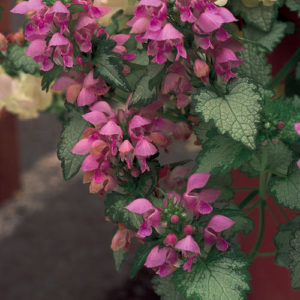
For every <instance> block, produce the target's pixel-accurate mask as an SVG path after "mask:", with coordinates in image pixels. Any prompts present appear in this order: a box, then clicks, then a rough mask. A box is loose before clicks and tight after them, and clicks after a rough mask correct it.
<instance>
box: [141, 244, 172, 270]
mask: <svg viewBox="0 0 300 300" xmlns="http://www.w3.org/2000/svg"><path fill="white" fill-rule="evenodd" d="M167 252H168V249H167V248H166V247H164V248H161V249H159V246H156V247H154V248H153V249H152V250H151V251H150V253H149V254H148V256H147V259H146V262H145V266H146V267H148V268H154V267H159V266H161V265H163V264H164V263H165V261H166V259H167Z"/></svg>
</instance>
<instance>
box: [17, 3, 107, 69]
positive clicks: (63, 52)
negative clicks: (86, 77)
mask: <svg viewBox="0 0 300 300" xmlns="http://www.w3.org/2000/svg"><path fill="white" fill-rule="evenodd" d="M72 4H79V5H82V7H83V11H81V12H77V13H75V14H71V13H70V10H69V7H70V6H71V4H66V5H64V4H63V3H62V2H61V1H56V2H55V4H54V5H53V6H52V7H48V6H46V5H45V4H44V3H43V2H42V0H29V1H23V2H20V3H19V4H17V5H16V6H15V7H14V8H13V9H12V10H11V11H12V12H13V13H16V14H26V13H28V12H31V11H33V12H34V13H33V14H32V15H31V17H30V21H29V23H28V24H27V26H26V28H25V39H26V40H28V41H30V42H31V43H30V45H29V47H28V49H27V52H26V55H27V56H32V57H33V58H34V60H35V61H36V62H40V63H41V70H43V71H49V70H51V69H52V68H53V67H54V63H55V64H57V65H62V66H64V67H65V68H66V67H67V68H72V67H73V65H74V64H75V62H74V53H75V52H76V53H77V52H78V51H74V49H73V48H74V46H73V45H74V44H75V43H76V45H77V46H76V47H78V48H79V51H80V52H84V53H89V52H91V50H92V43H91V40H92V36H93V35H94V34H96V35H97V36H99V35H100V34H102V33H105V31H104V30H103V29H102V28H100V27H99V26H98V25H97V22H96V20H95V19H96V18H100V17H102V16H103V15H105V14H106V13H107V12H108V11H109V9H108V8H106V7H102V6H94V5H93V4H92V0H72ZM72 22H75V24H72V26H71V23H72ZM73 40H74V41H75V43H74V42H73ZM80 58H81V57H80V56H77V57H76V61H77V62H79V63H81V59H80Z"/></svg>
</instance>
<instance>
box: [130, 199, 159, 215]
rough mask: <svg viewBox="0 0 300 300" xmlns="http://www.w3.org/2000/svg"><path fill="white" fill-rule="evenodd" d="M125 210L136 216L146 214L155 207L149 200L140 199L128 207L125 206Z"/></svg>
mask: <svg viewBox="0 0 300 300" xmlns="http://www.w3.org/2000/svg"><path fill="white" fill-rule="evenodd" d="M125 208H126V209H128V210H129V211H131V212H134V213H136V214H144V213H146V212H147V211H149V210H150V209H153V208H154V207H153V205H152V203H151V202H150V201H149V200H147V199H145V198H138V199H135V200H134V201H132V202H131V203H130V204H128V205H127V206H125Z"/></svg>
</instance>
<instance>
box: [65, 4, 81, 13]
mask: <svg viewBox="0 0 300 300" xmlns="http://www.w3.org/2000/svg"><path fill="white" fill-rule="evenodd" d="M68 9H69V11H70V13H71V14H75V13H78V12H82V11H85V10H84V7H83V5H81V4H72V5H71V6H70V7H69V8H68Z"/></svg>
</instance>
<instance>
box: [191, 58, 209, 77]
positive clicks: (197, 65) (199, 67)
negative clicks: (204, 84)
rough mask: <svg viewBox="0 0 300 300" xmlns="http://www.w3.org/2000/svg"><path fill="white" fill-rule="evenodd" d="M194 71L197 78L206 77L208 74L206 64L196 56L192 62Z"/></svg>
mask: <svg viewBox="0 0 300 300" xmlns="http://www.w3.org/2000/svg"><path fill="white" fill-rule="evenodd" d="M194 73H195V75H196V76H197V77H198V78H206V77H207V76H208V74H209V66H208V64H207V63H206V62H204V61H203V60H201V59H199V58H197V59H196V60H195V62H194Z"/></svg>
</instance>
